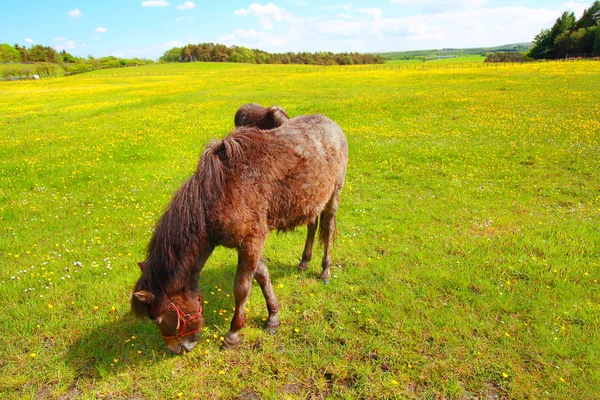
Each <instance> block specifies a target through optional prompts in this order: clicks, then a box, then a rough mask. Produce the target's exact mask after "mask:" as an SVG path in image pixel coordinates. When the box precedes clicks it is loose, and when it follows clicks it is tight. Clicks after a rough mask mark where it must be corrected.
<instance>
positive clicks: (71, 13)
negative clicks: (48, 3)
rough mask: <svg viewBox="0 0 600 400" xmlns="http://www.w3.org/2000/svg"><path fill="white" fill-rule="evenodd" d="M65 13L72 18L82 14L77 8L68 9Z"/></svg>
mask: <svg viewBox="0 0 600 400" xmlns="http://www.w3.org/2000/svg"><path fill="white" fill-rule="evenodd" d="M67 14H68V15H69V17H71V18H73V19H78V18H80V17H81V16H82V15H83V14H82V13H81V11H79V8H76V9H74V10H71V11H69V12H68V13H67Z"/></svg>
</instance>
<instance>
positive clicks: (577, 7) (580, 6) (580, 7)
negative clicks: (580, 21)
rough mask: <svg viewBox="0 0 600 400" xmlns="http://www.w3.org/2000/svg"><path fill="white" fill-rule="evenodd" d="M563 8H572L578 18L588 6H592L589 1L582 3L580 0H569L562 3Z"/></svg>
mask: <svg viewBox="0 0 600 400" xmlns="http://www.w3.org/2000/svg"><path fill="white" fill-rule="evenodd" d="M562 7H563V8H565V9H567V10H571V11H573V12H574V13H575V16H576V17H577V18H579V17H581V15H582V14H583V12H584V11H585V9H586V8H588V7H590V5H589V4H588V3H580V2H578V1H569V2H568V3H565V4H563V5H562Z"/></svg>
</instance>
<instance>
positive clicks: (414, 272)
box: [0, 62, 600, 399]
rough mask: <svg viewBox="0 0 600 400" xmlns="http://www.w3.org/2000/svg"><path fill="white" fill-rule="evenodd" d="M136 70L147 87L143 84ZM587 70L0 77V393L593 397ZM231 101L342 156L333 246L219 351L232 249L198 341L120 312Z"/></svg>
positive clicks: (276, 237)
mask: <svg viewBox="0 0 600 400" xmlns="http://www.w3.org/2000/svg"><path fill="white" fill-rule="evenodd" d="M151 72H152V73H151ZM599 88H600V63H597V62H580V63H544V64H524V65H514V66H504V67H496V68H462V69H425V70H420V69H417V70H411V69H390V68H389V67H387V68H382V69H366V68H356V67H347V68H344V67H332V68H320V69H314V68H313V69H306V68H305V69H303V67H297V66H294V67H289V68H287V69H286V68H280V69H274V68H272V67H271V69H268V68H267V66H265V67H257V66H244V65H231V64H202V63H193V64H185V65H152V66H146V67H133V68H126V69H122V70H119V72H118V73H115V71H112V70H105V71H97V72H92V73H88V74H82V75H77V76H73V77H67V78H56V79H47V80H42V81H28V82H0V263H1V265H2V268H1V269H0V397H2V398H9V399H12V398H164V399H168V398H186V399H193V398H202V399H211V398H215V399H218V398H239V399H259V398H265V399H281V398H290V399H304V398H347V399H356V398H364V399H376V398H415V399H422V398H435V399H442V398H461V399H463V398H482V399H487V398H489V399H500V398H511V399H512V398H514V399H517V398H552V399H564V398H577V399H588V398H597V397H598V396H600V390H599V389H598V388H600V369H599V368H598V360H600V290H599V288H600V286H599V283H598V280H599V279H600V265H599V263H600V261H599V248H600V183H599V182H600V146H599V145H600V143H599V142H600V119H599V118H598V115H600V98H599V97H598V89H599ZM248 102H257V103H261V104H263V105H271V104H277V105H281V106H283V107H285V108H286V109H287V110H288V112H289V114H290V115H291V116H297V115H304V114H311V113H322V114H325V115H327V116H329V117H330V118H332V119H333V120H335V121H336V122H338V124H339V125H340V126H341V127H342V129H343V130H344V132H345V133H346V136H347V138H348V141H349V145H350V159H349V167H348V175H347V180H346V186H345V188H344V191H343V193H342V200H341V207H340V210H339V212H338V237H337V243H336V245H335V246H334V248H333V250H332V257H333V263H334V265H333V267H332V280H331V283H330V284H329V285H324V284H323V283H322V282H320V281H318V279H317V277H318V273H319V272H320V271H319V270H320V262H319V259H320V255H321V251H322V250H321V248H320V247H318V246H317V248H316V249H315V256H314V259H313V261H312V263H311V266H310V267H309V270H308V271H306V272H299V271H297V270H296V269H295V266H296V265H297V263H298V262H299V260H300V256H301V252H302V248H303V244H304V237H305V235H306V229H305V228H302V229H298V230H297V231H295V232H293V233H289V234H276V233H272V234H271V236H270V238H269V240H268V241H267V244H266V248H265V251H264V256H265V259H266V261H267V265H268V266H269V269H270V273H271V277H272V279H273V283H274V287H275V291H276V293H277V295H278V297H279V300H280V302H281V305H282V310H281V313H280V318H281V321H282V325H281V327H280V329H279V331H278V333H277V334H276V335H274V336H270V335H268V334H267V333H266V332H265V331H264V319H265V317H266V312H265V307H264V300H263V298H262V293H261V292H260V290H259V288H258V286H257V285H256V284H255V285H254V287H253V291H252V294H251V300H250V303H249V304H248V316H249V319H248V325H247V327H246V328H245V329H244V331H243V333H242V335H243V343H242V344H241V345H240V347H239V348H236V349H234V350H227V351H222V350H220V342H221V340H222V339H221V338H222V336H223V335H224V333H226V332H227V330H228V328H229V320H230V318H231V312H232V308H233V305H234V302H233V294H232V287H233V278H234V274H235V266H236V255H235V253H234V252H233V251H230V250H227V249H218V250H217V251H216V252H215V253H214V254H213V255H212V257H211V258H210V259H209V261H208V263H207V265H206V267H205V268H204V270H203V272H202V274H201V277H200V289H201V291H202V293H203V294H204V300H205V325H204V328H203V330H202V331H201V335H200V338H201V342H200V344H198V346H196V348H195V349H194V350H193V351H192V352H190V353H188V354H185V355H183V356H178V355H174V354H170V353H169V352H168V350H167V349H166V348H165V347H164V345H163V343H162V339H161V338H160V336H159V333H158V330H157V329H156V327H155V326H154V325H153V324H152V323H150V322H149V321H148V320H137V319H136V318H134V317H133V316H132V315H131V314H130V312H129V299H130V296H131V293H132V288H133V285H134V283H135V281H136V280H137V278H138V277H139V269H138V266H137V262H138V261H142V260H143V259H144V257H145V249H146V245H147V243H148V241H149V239H150V237H151V234H152V231H153V227H154V224H155V223H156V221H157V219H158V218H159V217H160V215H161V213H162V211H163V210H164V209H165V207H166V205H167V204H168V201H169V199H170V197H171V195H172V194H173V192H174V191H175V190H176V189H177V188H178V187H179V186H180V185H181V183H182V182H183V181H184V180H186V179H187V178H188V177H189V176H190V175H191V174H192V173H193V171H194V169H195V167H196V163H197V160H198V157H199V155H200V154H201V152H202V150H203V148H204V146H205V144H206V143H207V142H208V141H209V140H211V139H214V138H220V137H223V136H225V135H226V134H227V133H228V132H229V131H231V130H232V129H233V116H234V113H235V111H236V109H237V108H238V107H239V106H240V105H242V104H244V103H248Z"/></svg>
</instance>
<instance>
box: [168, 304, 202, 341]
mask: <svg viewBox="0 0 600 400" xmlns="http://www.w3.org/2000/svg"><path fill="white" fill-rule="evenodd" d="M167 300H168V301H169V310H171V311H176V312H177V328H175V329H178V330H179V331H178V332H177V334H176V335H173V336H165V335H162V337H163V339H179V338H182V337H185V336H190V335H193V334H194V333H196V332H198V331H199V330H200V328H201V327H202V324H198V326H197V327H196V328H194V329H192V330H191V331H187V332H186V331H185V330H186V329H187V327H188V325H189V324H190V322H192V321H194V320H196V319H200V318H201V317H202V295H200V296H199V298H198V301H199V302H200V306H199V307H198V313H197V314H194V315H191V314H186V313H185V312H184V311H183V310H182V309H181V308H179V307H177V305H176V304H175V303H173V301H172V300H171V299H170V298H168V297H167ZM182 321H183V323H182Z"/></svg>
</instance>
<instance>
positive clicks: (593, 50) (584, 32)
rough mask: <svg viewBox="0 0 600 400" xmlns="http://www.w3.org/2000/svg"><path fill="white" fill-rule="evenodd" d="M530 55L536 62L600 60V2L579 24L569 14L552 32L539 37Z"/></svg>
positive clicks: (557, 21) (561, 19)
mask: <svg viewBox="0 0 600 400" xmlns="http://www.w3.org/2000/svg"><path fill="white" fill-rule="evenodd" d="M528 55H529V57H531V58H534V59H558V58H565V57H569V56H571V57H582V56H600V1H595V2H594V4H592V6H591V7H590V8H588V9H586V10H585V11H584V12H583V15H582V16H581V18H579V20H578V19H577V18H576V17H575V14H574V13H573V12H569V11H565V12H564V13H563V14H562V15H561V16H560V17H559V18H558V19H557V20H556V22H555V23H554V25H553V26H552V28H550V29H543V30H542V31H541V32H540V33H539V34H538V35H537V36H536V37H535V41H534V46H533V48H532V49H531V50H530V51H529V54H528Z"/></svg>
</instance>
